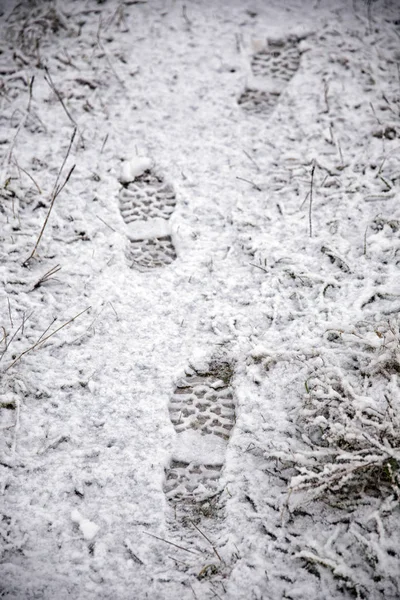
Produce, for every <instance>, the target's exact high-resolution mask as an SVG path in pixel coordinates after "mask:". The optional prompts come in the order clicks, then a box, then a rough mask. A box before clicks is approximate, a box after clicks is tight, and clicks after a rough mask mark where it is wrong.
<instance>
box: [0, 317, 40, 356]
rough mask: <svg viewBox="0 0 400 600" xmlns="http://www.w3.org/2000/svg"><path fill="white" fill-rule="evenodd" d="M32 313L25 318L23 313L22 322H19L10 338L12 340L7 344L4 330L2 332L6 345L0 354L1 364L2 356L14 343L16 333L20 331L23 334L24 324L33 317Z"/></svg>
mask: <svg viewBox="0 0 400 600" xmlns="http://www.w3.org/2000/svg"><path fill="white" fill-rule="evenodd" d="M33 312H34V311H32V312H31V313H29V315H28V316H27V317H25V313H23V315H22V322H21V325H20V326H19V327H18V328H17V330H16V331H15V332H14V335H13V336H12V338H11V339H10V341H9V342H7V333H6V332H5V330H4V332H5V340H6V345H5V348H4V350H3V352H2V353H1V355H0V362H1V360H2V358H3V356H4V354H5V353H6V352H7V350H8V348H9V347H10V345H11V343H12V342H13V341H14V339H15V337H16V335H17V333H18V332H19V331H21V333H23V332H24V327H25V323H26V322H27V320H28V319H30V318H31V316H32V315H33Z"/></svg>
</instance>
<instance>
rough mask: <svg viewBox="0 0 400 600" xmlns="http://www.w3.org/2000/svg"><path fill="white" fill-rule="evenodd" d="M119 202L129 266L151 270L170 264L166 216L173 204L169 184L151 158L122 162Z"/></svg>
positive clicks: (171, 252) (171, 254)
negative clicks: (156, 170) (126, 237)
mask: <svg viewBox="0 0 400 600" xmlns="http://www.w3.org/2000/svg"><path fill="white" fill-rule="evenodd" d="M120 182H121V183H122V185H123V188H122V189H121V191H120V194H119V205H120V211H121V215H122V218H123V220H124V221H125V223H126V225H127V230H128V237H129V241H130V244H129V247H128V250H127V258H128V261H129V263H130V265H131V267H136V268H138V269H151V268H154V267H163V266H166V265H168V264H170V263H172V262H173V261H174V260H175V258H176V252H175V248H174V245H173V243H172V239H171V235H170V227H169V218H170V216H171V214H172V213H173V211H174V208H175V205H176V195H175V192H174V189H173V188H172V186H171V185H170V184H168V183H166V182H165V181H164V180H163V178H162V177H161V176H160V175H158V174H156V173H154V172H153V170H152V169H151V161H150V160H149V159H147V158H137V159H133V160H131V161H127V162H126V163H124V168H123V172H122V174H121V177H120Z"/></svg>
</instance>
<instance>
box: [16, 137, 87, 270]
mask: <svg viewBox="0 0 400 600" xmlns="http://www.w3.org/2000/svg"><path fill="white" fill-rule="evenodd" d="M75 134H76V127H75V129H74V131H73V133H72V137H71V141H70V143H69V146H68V150H67V154H66V155H65V158H64V161H63V163H62V165H61V168H60V170H59V171H58V175H57V179H56V182H55V184H54V187H53V191H52V194H51V200H50V207H49V210H48V212H47V215H46V218H45V220H44V223H43V226H42V229H41V231H40V233H39V237H38V239H37V241H36V244H35V247H34V248H33V250H32V252H31V254H30V255H29V257H28V258H27V259H26V261H25V262H24V263H23V264H24V265H26V264H27V263H28V261H30V260H31V258H33V256H34V255H35V253H36V250H37V248H38V246H39V243H40V240H41V239H42V236H43V233H44V230H45V228H46V225H47V222H48V220H49V217H50V213H51V211H52V209H53V206H54V202H55V201H56V198H57V196H58V195H59V194H60V193H61V191H62V190H63V189H64V187H65V186H66V185H67V183H68V181H69V178H70V177H71V175H72V172H73V170H74V169H75V166H76V165H73V166H72V167H71V169H70V170H69V172H68V175H67V176H66V178H65V181H64V183H63V184H62V185H58V182H59V179H60V175H61V173H62V170H63V168H64V165H65V163H66V162H67V159H68V156H69V154H70V152H71V148H72V144H73V142H74V139H75Z"/></svg>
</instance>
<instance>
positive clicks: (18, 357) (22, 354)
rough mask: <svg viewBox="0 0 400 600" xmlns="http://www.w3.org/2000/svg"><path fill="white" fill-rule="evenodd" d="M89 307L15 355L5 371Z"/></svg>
mask: <svg viewBox="0 0 400 600" xmlns="http://www.w3.org/2000/svg"><path fill="white" fill-rule="evenodd" d="M90 308H91V306H88V307H87V308H85V310H82V311H81V312H80V313H79V314H77V315H75V317H72V319H70V320H69V321H67V322H66V323H64V324H63V325H60V327H57V329H56V330H55V331H53V332H52V333H50V334H49V335H47V336H46V337H45V338H43V339H40V338H39V341H37V342H36V343H35V344H33V346H31V347H30V348H27V349H26V350H24V351H23V352H21V354H20V355H19V356H17V358H16V359H15V360H13V362H12V363H11V364H10V365H8V367H7V369H6V371H8V370H9V369H11V367H13V366H14V365H15V364H16V363H17V362H18V361H19V360H21V358H22V357H23V356H25V354H28V352H32V350H35V348H37V347H38V346H39V345H40V346H41V345H42V344H44V343H45V342H46V341H47V340H48V339H50V338H51V337H53V335H55V334H56V333H58V332H59V331H61V329H64V327H66V326H67V325H70V323H72V322H73V321H75V320H76V319H78V317H80V316H81V315H83V314H84V313H85V312H87V311H88V310H89V309H90Z"/></svg>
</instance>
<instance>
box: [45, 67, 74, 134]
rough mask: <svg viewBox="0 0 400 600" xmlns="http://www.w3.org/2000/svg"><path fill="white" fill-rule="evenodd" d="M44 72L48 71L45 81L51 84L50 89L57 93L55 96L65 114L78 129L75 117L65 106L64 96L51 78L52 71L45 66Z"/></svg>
mask: <svg viewBox="0 0 400 600" xmlns="http://www.w3.org/2000/svg"><path fill="white" fill-rule="evenodd" d="M44 70H45V71H46V75H47V77H46V76H45V78H44V79H45V81H46V83H48V84H49V86H50V88H51V89H52V90H53V92H54V93H55V95H56V96H57V98H58V99H59V101H60V104H61V106H62V107H63V109H64V112H65V114H66V115H67V117H68V119H69V120H70V121H71V123H72V125H74V127H76V128H77V127H78V125H77V123H76V121H75V119H74V118H73V116H72V115H71V113H70V112H69V110H68V108H67V107H66V106H65V103H64V100H63V99H62V96H61V94H60V92H59V91H58V89H57V88H56V86H55V84H54V81H53V80H52V78H51V75H50V71H49V69H48V67H46V66H45V67H44Z"/></svg>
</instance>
